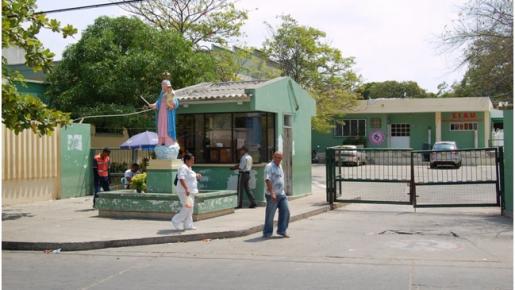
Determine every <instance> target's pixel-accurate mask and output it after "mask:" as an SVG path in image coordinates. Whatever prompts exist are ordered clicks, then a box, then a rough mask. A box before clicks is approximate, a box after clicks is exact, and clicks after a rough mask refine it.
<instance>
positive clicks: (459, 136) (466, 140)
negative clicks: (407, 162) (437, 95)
mask: <svg viewBox="0 0 515 290" xmlns="http://www.w3.org/2000/svg"><path fill="white" fill-rule="evenodd" d="M476 113H477V121H473V122H477V123H478V146H479V147H487V146H488V144H485V142H484V139H485V133H484V132H485V124H484V113H483V112H476ZM451 114H452V113H442V126H441V132H442V135H441V136H442V141H456V143H457V144H458V148H461V149H465V148H474V132H473V131H461V132H460V131H452V132H451V131H450V123H451V122H452V121H449V120H451ZM373 118H380V119H381V128H380V129H373V128H371V119H373ZM335 119H338V120H342V119H343V120H349V119H364V120H366V122H367V127H366V130H367V131H366V143H365V144H366V147H368V148H387V147H388V146H387V139H388V134H389V132H388V129H387V128H388V127H387V124H392V123H408V124H410V135H411V136H410V147H411V148H413V149H415V150H420V149H423V144H424V143H427V130H428V128H431V145H433V144H434V142H435V138H436V131H435V128H436V124H435V113H413V114H409V113H408V114H346V115H345V116H344V117H342V118H335ZM374 130H381V131H382V132H383V133H384V134H385V141H384V143H383V144H380V145H374V144H372V143H371V142H370V141H369V140H368V138H369V134H370V133H371V132H372V131H374ZM312 135H313V141H312V147H313V148H315V147H316V146H317V145H320V149H319V151H320V152H324V149H325V148H327V147H331V146H336V145H342V144H343V143H344V142H346V143H347V144H349V142H352V141H351V140H352V139H351V138H349V137H335V136H334V133H333V131H332V130H331V131H330V132H328V133H320V132H316V131H313V133H312ZM358 144H359V142H358ZM356 145H357V144H356Z"/></svg>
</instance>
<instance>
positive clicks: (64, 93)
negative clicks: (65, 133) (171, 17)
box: [48, 17, 216, 128]
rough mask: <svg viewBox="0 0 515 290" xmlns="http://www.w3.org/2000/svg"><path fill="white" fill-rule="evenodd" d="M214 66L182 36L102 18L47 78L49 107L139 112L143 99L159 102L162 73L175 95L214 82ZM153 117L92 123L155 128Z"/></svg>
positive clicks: (129, 20) (130, 21) (74, 112)
mask: <svg viewBox="0 0 515 290" xmlns="http://www.w3.org/2000/svg"><path fill="white" fill-rule="evenodd" d="M214 64H215V62H214V61H213V59H212V57H211V56H210V55H209V54H207V53H204V52H196V51H194V50H193V46H192V44H191V43H190V42H188V41H186V40H184V39H183V38H182V37H181V36H180V35H178V34H176V33H173V32H170V31H161V30H158V29H156V28H153V27H151V26H149V25H147V24H145V23H143V22H142V21H141V20H139V19H137V18H128V17H119V18H109V17H100V18H97V19H96V20H95V23H94V24H93V25H91V26H89V27H88V28H87V29H86V30H85V31H84V32H83V34H82V38H81V39H80V40H79V42H77V43H76V44H74V45H71V46H69V47H68V48H67V49H66V51H65V52H64V54H63V59H62V61H61V62H60V63H59V64H58V65H57V66H56V68H55V69H54V70H53V72H52V73H51V74H50V75H49V76H48V80H49V82H50V88H49V90H48V94H49V95H50V96H52V97H53V98H52V103H51V105H52V106H54V107H56V108H58V109H61V110H65V111H69V112H71V113H72V116H73V117H74V118H78V117H82V116H87V115H104V114H119V113H131V112H135V111H138V110H141V108H142V106H143V105H144V102H143V101H142V100H141V99H140V96H144V97H145V98H146V99H147V100H148V101H150V102H153V101H155V100H156V99H157V97H158V96H159V92H160V90H161V86H160V82H161V80H162V78H161V74H162V72H163V71H169V72H170V73H171V76H172V77H171V82H172V85H173V87H174V89H178V88H182V87H185V86H189V85H193V84H197V83H199V82H203V81H210V80H213V79H215V77H216V75H215V65H214ZM153 118H154V113H152V112H149V113H148V114H146V115H137V116H130V117H123V118H98V119H90V120H91V122H92V123H93V124H95V125H96V126H97V127H108V128H121V127H140V128H142V127H153V126H154V125H153Z"/></svg>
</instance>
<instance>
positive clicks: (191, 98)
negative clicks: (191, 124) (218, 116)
mask: <svg viewBox="0 0 515 290" xmlns="http://www.w3.org/2000/svg"><path fill="white" fill-rule="evenodd" d="M278 79H280V78H275V79H272V80H254V81H238V82H222V83H200V84H197V85H194V86H190V87H185V88H182V89H180V90H176V91H175V95H176V96H177V98H178V99H179V100H180V101H181V102H183V103H193V102H196V101H201V102H205V101H250V97H251V96H252V95H251V93H250V92H249V90H252V89H256V88H258V87H261V86H263V85H266V84H268V83H270V82H275V81H276V80H278Z"/></svg>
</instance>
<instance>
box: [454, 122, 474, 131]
mask: <svg viewBox="0 0 515 290" xmlns="http://www.w3.org/2000/svg"><path fill="white" fill-rule="evenodd" d="M450 130H451V131H474V130H477V123H470V122H455V123H451V124H450Z"/></svg>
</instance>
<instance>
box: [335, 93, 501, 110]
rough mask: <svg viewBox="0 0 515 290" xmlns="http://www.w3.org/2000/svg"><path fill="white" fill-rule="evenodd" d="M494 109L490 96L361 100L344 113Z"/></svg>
mask: <svg viewBox="0 0 515 290" xmlns="http://www.w3.org/2000/svg"><path fill="white" fill-rule="evenodd" d="M492 109H493V106H492V102H491V101H490V98H487V97H477V98H474V97H470V98H425V99H411V98H406V99H371V100H361V101H358V104H357V105H356V106H355V107H354V108H351V109H349V110H346V111H345V112H343V113H347V114H353V113H355V114H356V113H431V112H469V111H470V112H484V111H490V110H492Z"/></svg>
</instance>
